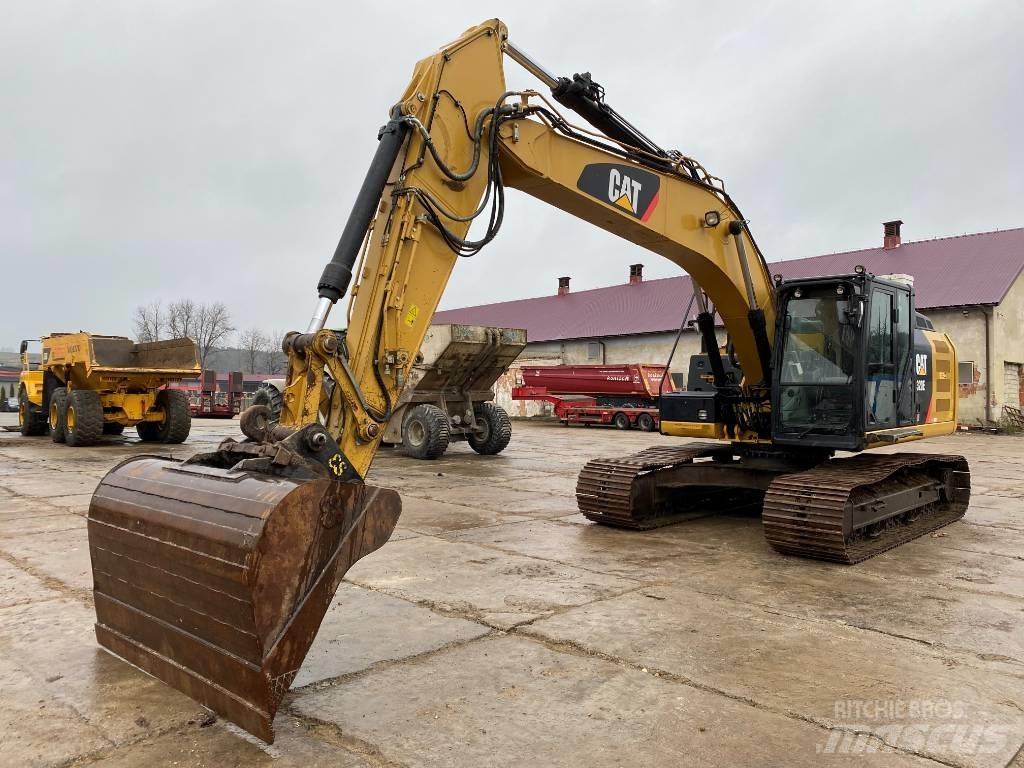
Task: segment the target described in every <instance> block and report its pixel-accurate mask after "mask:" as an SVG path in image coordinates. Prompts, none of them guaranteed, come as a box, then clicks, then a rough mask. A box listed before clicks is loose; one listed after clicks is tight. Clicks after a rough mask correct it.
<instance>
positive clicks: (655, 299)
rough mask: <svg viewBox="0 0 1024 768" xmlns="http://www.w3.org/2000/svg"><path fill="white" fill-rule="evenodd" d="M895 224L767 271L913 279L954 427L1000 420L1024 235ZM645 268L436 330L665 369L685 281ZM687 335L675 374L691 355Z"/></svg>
mask: <svg viewBox="0 0 1024 768" xmlns="http://www.w3.org/2000/svg"><path fill="white" fill-rule="evenodd" d="M901 224H902V222H899V221H893V222H887V223H886V225H885V227H886V229H885V236H884V238H883V245H882V246H881V247H878V248H865V249H862V250H857V251H845V252H842V253H831V254H826V255H822V256H812V257H810V258H805V259H794V260H792V261H782V262H775V263H772V264H770V267H771V269H772V271H773V272H777V273H779V274H781V275H783V276H784V277H786V278H796V277H820V276H823V275H832V274H843V273H848V272H852V271H853V268H854V267H855V266H856V265H858V264H861V265H863V266H864V267H865V268H867V270H868V271H869V272H874V273H875V274H878V275H884V274H907V275H912V276H913V277H914V287H915V291H916V294H917V307H918V309H919V310H920V311H922V312H924V313H925V314H927V315H928V316H929V317H930V318H931V320H932V322H933V323H935V325H936V328H938V329H939V330H943V331H945V332H946V333H948V334H949V335H950V337H951V338H952V339H953V341H954V343H955V344H956V346H957V348H958V350H959V355H960V360H961V363H962V364H961V369H960V374H961V375H960V381H961V403H960V405H961V420H962V421H968V422H973V421H975V420H977V419H986V418H987V419H998V418H999V415H1000V413H1001V406H1002V405H1011V406H1016V407H1019V406H1020V404H1021V400H1022V399H1024V397H1022V389H1024V375H1022V364H1024V280H1022V279H1021V275H1022V273H1024V228H1018V229H1008V230H999V231H995V232H980V233H977V234H971V235H959V236H953V237H943V238H936V239H934V240H921V241H917V242H906V243H904V242H901V239H900V225H901ZM642 274H643V273H642V265H632V266H631V267H630V278H629V281H628V282H625V283H622V284H620V285H613V286H609V287H606V288H595V289H590V290H584V291H576V292H573V291H572V290H571V289H570V285H569V282H570V281H569V278H566V277H563V278H559V289H558V292H557V293H553V294H551V295H548V296H541V297H537V298H531V299H518V300H515V301H505V302H498V303H494V304H482V305H478V306H473V307H463V308H460V309H450V310H445V311H441V312H438V313H437V314H435V315H434V319H433V322H434V323H438V324H440V323H463V324H472V325H497V326H505V327H514V328H525V329H526V330H527V334H528V338H529V340H530V344H529V346H528V347H527V351H526V352H524V354H523V359H532V360H550V361H551V362H552V363H567V364H568V363H586V362H591V363H592V362H607V363H627V362H642V363H656V362H664V361H665V359H666V358H667V355H668V350H669V349H670V348H671V345H672V341H673V340H674V336H675V332H676V330H677V329H678V328H679V325H680V323H681V322H682V320H683V317H682V314H683V312H684V311H685V310H686V308H687V306H688V305H689V304H690V297H691V295H692V287H691V282H690V278H689V277H688V276H686V275H681V276H679V277H670V278H664V279H658V280H644V279H643V277H642ZM696 348H697V341H696V336H695V334H693V333H692V332H691V333H687V334H684V340H683V341H682V342H681V351H680V352H678V353H677V355H679V357H677V360H676V361H675V362H674V365H673V367H674V368H675V369H676V370H683V369H684V368H685V363H680V362H679V360H680V359H685V358H686V357H688V356H689V355H690V354H692V353H693V352H695V351H696Z"/></svg>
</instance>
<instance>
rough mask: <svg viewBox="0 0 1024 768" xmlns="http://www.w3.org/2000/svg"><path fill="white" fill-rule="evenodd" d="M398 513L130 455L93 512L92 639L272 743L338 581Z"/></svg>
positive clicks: (382, 493)
mask: <svg viewBox="0 0 1024 768" xmlns="http://www.w3.org/2000/svg"><path fill="white" fill-rule="evenodd" d="M400 512H401V500H400V499H399V497H398V494H397V493H395V492H394V491H390V490H386V489H381V488H375V487H372V486H367V485H364V484H361V483H343V482H338V481H336V480H332V479H328V478H317V479H312V480H298V481H296V480H294V479H285V478H281V477H275V476H272V475H267V474H264V473H261V472H251V471H241V470H238V469H221V468H216V467H211V466H204V465H200V464H187V463H186V464H182V463H181V462H178V461H172V460H169V459H164V458H159V457H153V456H140V457H135V458H133V459H130V460H128V461H126V462H124V463H122V464H121V465H119V466H118V467H116V468H115V469H114V470H112V471H111V472H110V473H109V474H107V476H106V477H104V478H103V481H102V482H101V483H100V485H99V487H98V488H97V489H96V492H95V494H94V495H93V498H92V504H91V505H90V507H89V552H90V555H91V557H92V568H93V580H94V587H93V594H94V596H95V601H96V637H97V639H98V640H99V643H100V645H102V646H103V647H104V648H106V649H108V650H109V651H111V652H112V653H114V654H115V655H117V656H120V657H121V658H122V659H124V660H126V661H128V662H129V663H131V664H133V665H135V666H136V667H139V668H140V669H142V670H144V671H146V672H148V673H149V674H151V675H153V676H154V677H157V678H159V679H160V680H163V681H164V682H165V683H167V684H169V685H171V686H173V687H175V688H177V689H178V690H180V691H183V692H184V693H186V694H188V695H189V696H191V697H192V698H194V699H196V700H197V701H199V702H201V703H202V704H204V705H206V706H207V707H209V708H210V709H212V710H214V711H215V712H217V713H218V714H220V715H222V716H223V717H225V718H227V719H228V720H230V721H232V722H234V723H236V724H237V725H239V726H241V727H242V728H244V729H245V730H247V731H249V732H250V733H252V734H254V735H255V736H258V737H259V738H261V739H263V740H264V741H266V742H272V741H273V739H274V732H273V720H274V713H275V711H276V710H277V707H278V705H279V704H280V702H281V699H282V697H283V696H284V694H285V692H286V691H287V690H288V688H289V686H290V685H291V682H292V679H293V678H294V677H295V674H296V672H297V671H298V669H299V667H300V665H301V664H302V660H303V659H304V658H305V656H306V653H307V652H308V650H309V647H310V645H311V644H312V642H313V638H314V637H315V636H316V633H317V630H318V629H319V627H320V622H321V620H322V619H323V616H324V613H325V612H326V610H327V608H328V606H329V605H330V602H331V599H332V597H333V595H334V593H335V591H336V590H337V588H338V585H339V584H340V582H341V579H342V577H343V576H344V575H345V572H346V571H347V570H348V569H349V567H350V566H351V565H352V564H353V563H354V562H356V561H357V560H358V559H359V558H361V557H363V556H364V555H367V554H369V553H370V552H373V551H374V550H375V549H377V548H378V547H380V546H381V545H382V544H384V542H386V541H387V540H388V538H389V537H390V536H391V533H392V531H393V530H394V527H395V524H396V523H397V522H398V516H399V514H400Z"/></svg>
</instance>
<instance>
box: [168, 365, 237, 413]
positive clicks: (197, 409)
mask: <svg viewBox="0 0 1024 768" xmlns="http://www.w3.org/2000/svg"><path fill="white" fill-rule="evenodd" d="M242 381H243V379H242V372H241V371H232V372H231V373H229V374H228V380H227V386H226V387H225V388H224V389H220V388H219V387H218V386H217V372H216V371H203V373H202V376H201V377H200V379H199V381H198V382H197V383H192V382H189V383H188V384H186V383H184V382H182V383H181V384H177V385H172V387H173V388H174V389H181V390H184V391H185V392H187V393H188V402H189V409H190V410H191V411H192V415H193V416H201V417H203V418H204V419H230V418H233V417H235V416H237V415H238V414H239V413H241V411H242V394H243V391H244V390H243V387H242Z"/></svg>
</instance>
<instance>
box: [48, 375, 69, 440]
mask: <svg viewBox="0 0 1024 768" xmlns="http://www.w3.org/2000/svg"><path fill="white" fill-rule="evenodd" d="M67 407H68V390H67V387H57V388H56V389H55V390H53V392H52V393H51V394H50V439H51V440H53V442H55V443H63V442H64V412H65V411H66V410H67Z"/></svg>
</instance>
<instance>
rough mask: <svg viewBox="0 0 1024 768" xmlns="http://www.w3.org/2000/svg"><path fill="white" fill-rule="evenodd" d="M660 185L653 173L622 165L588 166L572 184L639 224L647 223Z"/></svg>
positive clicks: (595, 164) (633, 166)
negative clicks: (639, 222) (638, 221)
mask: <svg viewBox="0 0 1024 768" xmlns="http://www.w3.org/2000/svg"><path fill="white" fill-rule="evenodd" d="M660 186H661V179H660V178H658V176H656V175H655V174H653V173H650V172H649V171H645V170H643V169H641V168H638V167H636V166H635V165H626V164H624V163H592V164H590V165H588V166H585V167H584V168H583V172H582V173H580V178H579V180H578V181H577V182H576V188H577V189H579V190H580V191H582V192H586V193H587V194H588V195H590V196H591V197H596V198H597V199H598V200H600V201H602V202H605V203H608V204H609V205H614V206H615V207H616V208H618V209H619V210H621V211H623V212H624V213H627V214H629V215H630V216H632V217H633V218H635V219H640V221H647V219H649V218H650V216H651V214H652V213H653V212H654V209H655V208H656V207H657V205H658V188H659V187H660Z"/></svg>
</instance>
